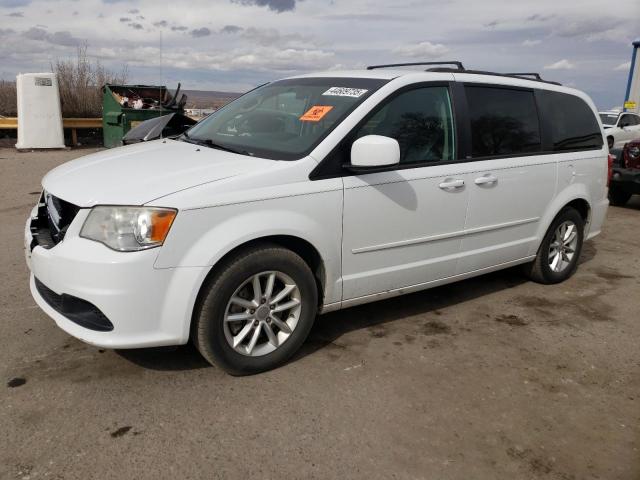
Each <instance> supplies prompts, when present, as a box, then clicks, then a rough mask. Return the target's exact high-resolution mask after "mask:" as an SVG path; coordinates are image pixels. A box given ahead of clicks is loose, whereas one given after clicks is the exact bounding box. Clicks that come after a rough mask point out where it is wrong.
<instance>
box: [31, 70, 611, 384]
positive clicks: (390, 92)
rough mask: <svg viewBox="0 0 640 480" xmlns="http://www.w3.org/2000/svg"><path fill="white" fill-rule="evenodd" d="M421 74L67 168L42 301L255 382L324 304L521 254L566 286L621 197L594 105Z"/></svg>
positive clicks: (240, 105) (49, 184) (312, 84)
mask: <svg viewBox="0 0 640 480" xmlns="http://www.w3.org/2000/svg"><path fill="white" fill-rule="evenodd" d="M425 65H427V66H429V69H428V70H426V71H416V70H412V69H407V68H404V67H405V65H391V66H388V65H383V66H376V67H370V68H369V69H367V70H362V71H350V72H335V71H332V72H327V73H319V74H312V75H302V76H297V77H292V78H287V79H284V80H280V81H276V82H273V83H269V84H267V85H264V86H261V87H259V88H257V89H255V90H253V91H250V92H248V93H246V94H245V95H243V96H241V97H240V98H238V99H237V100H235V101H233V102H231V103H230V104H228V105H227V106H225V107H224V108H222V109H220V110H218V111H217V112H216V113H214V114H212V115H211V116H209V117H208V118H206V119H204V120H203V121H201V122H200V123H198V124H197V125H195V126H193V127H192V128H190V129H189V130H188V131H186V132H185V133H183V134H181V135H180V136H177V137H174V138H165V139H161V140H157V141H152V142H147V143H138V144H135V145H131V146H126V147H122V148H117V149H115V150H106V151H103V152H99V153H96V154H92V155H89V156H86V157H83V158H80V159H77V160H74V161H71V162H69V163H66V164H64V165H61V166H59V167H57V168H55V169H54V170H52V171H51V172H49V173H48V174H47V175H46V176H45V177H44V179H43V181H42V186H43V192H42V196H41V197H40V200H39V202H38V204H37V205H36V206H35V207H34V208H33V211H32V212H31V215H30V218H29V219H28V221H27V224H26V228H25V248H26V257H27V263H28V264H29V267H30V270H31V278H30V283H31V292H32V294H33V297H34V299H35V301H36V302H37V304H38V305H39V306H40V308H42V310H44V311H45V312H46V313H47V314H48V315H49V316H50V317H52V318H53V319H54V320H55V322H56V323H57V324H58V326H59V327H60V328H62V329H63V330H65V331H66V332H68V333H69V334H70V335H73V336H75V337H77V338H79V339H81V340H83V341H85V342H87V343H89V344H92V345H96V346H100V347H106V348H114V349H120V348H140V347H152V346H166V345H180V344H186V343H187V342H188V341H190V340H191V341H192V342H193V343H194V344H195V346H196V347H197V348H198V350H199V351H200V352H201V354H202V355H203V356H204V358H205V359H206V360H208V361H209V362H211V363H212V364H216V365H218V366H220V367H222V368H223V369H224V370H226V371H227V372H229V373H231V374H235V375H243V374H251V373H256V372H261V371H264V370H268V369H271V368H274V367H276V366H278V365H281V364H282V363H284V362H285V361H286V360H287V359H289V358H290V357H291V356H292V355H293V354H294V352H296V350H298V349H299V347H300V346H301V345H302V344H303V342H304V341H305V338H306V337H307V335H308V333H309V331H310V329H311V327H312V325H313V323H314V319H315V318H316V315H317V314H318V313H326V312H331V311H335V310H338V309H342V308H346V307H351V306H354V305H359V304H363V303H367V302H372V301H376V300H380V299H383V298H388V297H392V296H394V295H401V294H405V293H409V292H415V291H418V290H423V289H427V288H431V287H434V286H436V285H442V284H446V283H450V282H454V281H457V280H461V279H465V278H469V277H473V276H476V275H481V274H483V273H486V272H491V271H494V270H498V269H503V268H507V267H511V266H514V265H519V264H521V265H523V266H524V269H525V271H526V272H527V274H528V275H529V276H530V278H532V279H533V280H535V281H537V282H541V283H545V284H552V283H557V282H561V281H563V280H565V279H567V278H568V277H570V276H571V275H572V274H573V272H574V271H575V269H576V267H577V264H578V259H579V257H580V251H581V247H582V244H583V241H585V240H588V239H590V238H592V237H594V236H595V235H597V234H598V233H600V230H601V228H602V224H603V220H604V217H605V214H606V211H607V206H608V201H607V159H608V150H607V147H606V145H605V143H604V141H603V138H604V137H603V130H602V125H601V123H600V120H599V118H598V115H597V111H596V109H595V107H594V105H593V102H592V101H591V100H590V99H589V97H588V96H587V95H585V94H584V93H582V92H580V91H578V90H574V89H571V88H566V87H563V86H560V85H559V84H556V83H553V82H547V81H544V80H542V79H541V78H540V77H539V76H537V75H534V76H532V77H531V78H528V75H530V74H495V73H491V72H478V71H471V70H465V69H464V67H463V66H462V65H461V64H459V63H458V62H452V65H453V66H451V67H436V68H433V67H431V66H430V63H426V64H425Z"/></svg>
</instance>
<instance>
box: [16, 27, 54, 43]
mask: <svg viewBox="0 0 640 480" xmlns="http://www.w3.org/2000/svg"><path fill="white" fill-rule="evenodd" d="M22 36H23V37H25V38H28V39H29V40H37V41H46V40H47V39H48V38H49V32H47V31H46V30H45V29H44V28H39V27H31V28H30V29H29V30H27V31H25V32H22Z"/></svg>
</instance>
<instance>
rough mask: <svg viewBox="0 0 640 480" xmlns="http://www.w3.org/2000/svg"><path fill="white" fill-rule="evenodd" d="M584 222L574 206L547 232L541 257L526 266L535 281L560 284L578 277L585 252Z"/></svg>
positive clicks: (564, 210)
mask: <svg viewBox="0 0 640 480" xmlns="http://www.w3.org/2000/svg"><path fill="white" fill-rule="evenodd" d="M583 236H584V220H583V219H582V216H581V215H580V213H579V212H578V211H577V210H576V209H574V208H571V207H566V208H565V209H563V210H562V211H561V212H560V213H559V214H558V215H557V216H556V218H555V219H554V220H553V223H552V224H551V226H550V227H549V230H547V233H546V234H545V236H544V238H543V240H542V244H541V245H540V248H539V249H538V254H537V256H536V258H535V260H534V261H533V262H531V263H530V264H528V265H526V266H525V272H526V273H527V275H528V276H529V278H531V279H532V280H533V281H535V282H538V283H544V284H550V283H560V282H563V281H564V280H566V279H567V278H569V277H570V276H571V275H573V274H574V272H575V271H576V268H577V266H578V259H579V258H580V252H581V251H582V242H583Z"/></svg>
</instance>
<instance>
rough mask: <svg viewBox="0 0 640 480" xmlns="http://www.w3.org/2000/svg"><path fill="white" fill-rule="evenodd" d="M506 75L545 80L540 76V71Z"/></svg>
mask: <svg viewBox="0 0 640 480" xmlns="http://www.w3.org/2000/svg"><path fill="white" fill-rule="evenodd" d="M504 75H509V76H512V77H533V78H535V79H536V80H540V81H543V82H544V80H542V77H541V76H540V74H539V73H505V74H504Z"/></svg>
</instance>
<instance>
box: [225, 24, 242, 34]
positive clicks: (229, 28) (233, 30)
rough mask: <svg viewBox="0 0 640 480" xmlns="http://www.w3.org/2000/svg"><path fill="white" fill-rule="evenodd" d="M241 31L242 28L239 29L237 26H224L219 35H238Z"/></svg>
mask: <svg viewBox="0 0 640 480" xmlns="http://www.w3.org/2000/svg"><path fill="white" fill-rule="evenodd" d="M242 30H243V29H242V27H239V26H237V25H225V26H224V27H222V28H221V29H220V33H238V32H241V31H242Z"/></svg>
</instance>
